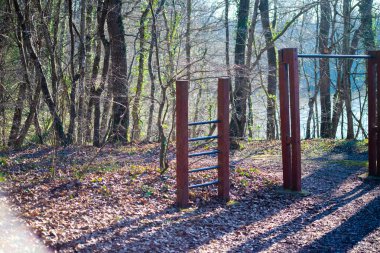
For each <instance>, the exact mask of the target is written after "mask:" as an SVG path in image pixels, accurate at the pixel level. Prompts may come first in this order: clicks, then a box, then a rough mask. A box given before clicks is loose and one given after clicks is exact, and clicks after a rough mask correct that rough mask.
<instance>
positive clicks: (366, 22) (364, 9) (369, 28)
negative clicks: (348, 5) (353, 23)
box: [359, 0, 375, 50]
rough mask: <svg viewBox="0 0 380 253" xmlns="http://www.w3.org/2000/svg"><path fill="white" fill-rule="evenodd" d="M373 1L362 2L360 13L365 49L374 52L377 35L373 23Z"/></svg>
mask: <svg viewBox="0 0 380 253" xmlns="http://www.w3.org/2000/svg"><path fill="white" fill-rule="evenodd" d="M372 6H373V0H365V1H360V4H359V11H360V15H361V31H362V33H361V37H362V38H363V44H364V48H365V49H366V50H372V49H374V47H375V35H374V31H373V22H372Z"/></svg>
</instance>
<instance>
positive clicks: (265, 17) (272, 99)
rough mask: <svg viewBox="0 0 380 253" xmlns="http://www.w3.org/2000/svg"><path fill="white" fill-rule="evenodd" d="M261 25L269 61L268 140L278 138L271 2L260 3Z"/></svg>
mask: <svg viewBox="0 0 380 253" xmlns="http://www.w3.org/2000/svg"><path fill="white" fill-rule="evenodd" d="M260 13H261V23H262V26H263V29H264V37H265V44H266V47H267V61H268V77H267V78H268V94H267V131H266V133H267V139H268V140H273V139H275V138H276V91H277V58H276V50H275V47H274V43H272V40H273V35H272V31H271V27H270V20H269V2H268V0H261V1H260Z"/></svg>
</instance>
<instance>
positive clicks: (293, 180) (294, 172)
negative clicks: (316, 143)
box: [279, 48, 301, 191]
mask: <svg viewBox="0 0 380 253" xmlns="http://www.w3.org/2000/svg"><path fill="white" fill-rule="evenodd" d="M279 56H280V65H279V81H280V82H279V88H280V117H281V143H282V164H283V178H284V188H285V189H288V190H292V191H301V142H300V139H301V135H300V112H299V74H298V53H297V49H296V48H284V49H282V50H280V51H279ZM289 93H290V96H289ZM289 97H290V98H289ZM289 105H290V109H289ZM289 114H290V118H289Z"/></svg>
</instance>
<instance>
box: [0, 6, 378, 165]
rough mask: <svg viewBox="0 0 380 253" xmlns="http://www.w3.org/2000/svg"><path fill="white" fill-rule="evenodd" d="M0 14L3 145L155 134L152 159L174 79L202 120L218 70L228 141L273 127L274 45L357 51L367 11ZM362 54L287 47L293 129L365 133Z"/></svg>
mask: <svg viewBox="0 0 380 253" xmlns="http://www.w3.org/2000/svg"><path fill="white" fill-rule="evenodd" d="M0 16H1V20H2V22H1V23H0V147H1V148H2V149H7V148H11V149H19V148H21V147H22V146H24V145H29V144H32V143H44V144H48V145H69V144H76V145H94V146H97V147H101V146H103V145H104V144H107V143H135V142H159V143H160V147H161V148H160V168H161V170H162V171H164V170H165V169H166V168H167V166H168V165H167V161H166V153H167V150H168V147H169V145H170V144H171V143H173V140H174V135H175V133H174V131H173V129H174V126H175V113H174V112H175V108H174V102H175V80H176V79H188V80H190V81H191V86H190V91H189V92H190V104H189V108H190V119H191V121H201V120H209V119H214V118H215V117H216V116H215V115H216V82H217V81H216V78H217V77H220V76H231V97H230V102H231V138H232V140H233V142H232V143H233V146H235V147H236V146H237V142H238V141H239V140H244V139H245V140H253V139H278V138H279V135H280V133H279V117H278V112H279V107H278V96H277V94H278V79H277V62H278V55H277V50H278V49H280V48H283V47H296V48H298V50H299V53H334V54H365V53H366V51H367V50H372V49H376V48H377V46H378V41H379V40H378V34H379V29H378V27H379V25H378V24H379V21H380V19H379V2H376V1H372V0H365V1H351V0H333V1H328V0H320V1H309V0H303V1H293V0H289V1H278V0H270V1H269V0H239V1H229V0H224V1H201V0H178V1H175V0H148V1H134V0H123V1H122V0H87V1H85V0H0ZM365 64H366V62H365V61H360V60H357V61H352V60H342V59H338V60H328V59H319V60H300V74H301V76H300V77H301V107H302V109H301V118H302V119H301V128H302V136H303V138H306V139H309V138H347V139H354V138H359V139H364V138H366V137H367V123H366V122H367V109H366V107H367V89H366V85H365V83H366V82H365V81H366V80H365V71H366V69H365ZM190 130H191V134H192V135H200V134H203V135H204V134H206V135H207V134H211V133H212V132H213V131H215V126H210V127H204V126H203V127H193V128H191V129H190Z"/></svg>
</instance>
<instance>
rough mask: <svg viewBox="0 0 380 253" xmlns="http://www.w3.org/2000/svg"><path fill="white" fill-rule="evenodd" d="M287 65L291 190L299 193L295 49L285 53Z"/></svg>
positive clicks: (299, 172) (296, 54)
mask: <svg viewBox="0 0 380 253" xmlns="http://www.w3.org/2000/svg"><path fill="white" fill-rule="evenodd" d="M287 54H288V55H287V58H288V59H287V60H288V63H289V88H290V118H291V142H292V188H291V189H292V190H293V191H301V133H300V105H299V104H300V97H299V92H300V89H299V74H298V53H297V49H296V48H290V49H288V52H287Z"/></svg>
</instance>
